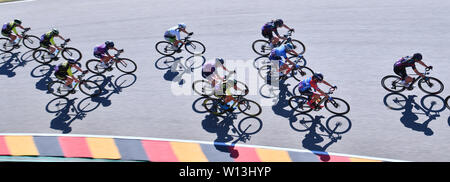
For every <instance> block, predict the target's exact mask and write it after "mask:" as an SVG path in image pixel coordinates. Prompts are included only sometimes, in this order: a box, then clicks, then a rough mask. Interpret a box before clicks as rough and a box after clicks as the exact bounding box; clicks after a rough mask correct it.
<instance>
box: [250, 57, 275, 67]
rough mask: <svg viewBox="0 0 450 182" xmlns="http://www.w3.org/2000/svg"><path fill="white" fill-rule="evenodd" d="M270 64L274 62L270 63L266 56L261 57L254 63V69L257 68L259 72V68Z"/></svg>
mask: <svg viewBox="0 0 450 182" xmlns="http://www.w3.org/2000/svg"><path fill="white" fill-rule="evenodd" d="M270 64H272V61H270V59H269V58H268V57H266V56H260V57H258V58H256V59H255V60H254V61H253V67H255V68H256V69H257V70H259V68H260V67H262V66H264V65H270Z"/></svg>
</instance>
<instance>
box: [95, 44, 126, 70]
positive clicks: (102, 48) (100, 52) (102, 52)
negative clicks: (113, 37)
mask: <svg viewBox="0 0 450 182" xmlns="http://www.w3.org/2000/svg"><path fill="white" fill-rule="evenodd" d="M110 49H114V50H116V51H117V52H118V53H119V52H123V49H120V50H119V49H117V48H116V47H114V42H113V41H106V42H105V43H103V44H100V45H98V46H95V47H94V56H95V57H96V58H99V59H100V60H101V62H102V63H101V64H100V66H101V67H103V68H109V64H108V63H109V60H111V59H114V57H113V56H111V55H110V54H109V52H108V50H110Z"/></svg>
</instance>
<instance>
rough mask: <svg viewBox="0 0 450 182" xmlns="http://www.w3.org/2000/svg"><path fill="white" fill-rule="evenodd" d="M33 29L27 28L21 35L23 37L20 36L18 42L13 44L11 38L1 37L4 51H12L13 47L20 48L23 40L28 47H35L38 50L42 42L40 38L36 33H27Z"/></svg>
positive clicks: (0, 47)
mask: <svg viewBox="0 0 450 182" xmlns="http://www.w3.org/2000/svg"><path fill="white" fill-rule="evenodd" d="M30 30H31V29H29V28H26V29H25V30H24V31H23V32H22V33H21V36H22V38H18V37H17V38H18V39H19V40H18V41H17V43H16V44H14V45H13V44H11V41H10V39H9V38H4V37H2V38H0V45H1V46H0V50H1V51H3V52H11V51H12V50H13V49H17V48H20V45H19V43H20V42H21V41H22V44H23V45H24V46H25V47H27V48H28V49H33V50H36V49H38V48H39V47H41V43H40V39H39V37H37V36H34V35H28V34H26V33H27V32H28V31H30Z"/></svg>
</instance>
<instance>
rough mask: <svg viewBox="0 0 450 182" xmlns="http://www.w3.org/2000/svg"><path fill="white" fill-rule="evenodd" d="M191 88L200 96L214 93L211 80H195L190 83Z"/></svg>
mask: <svg viewBox="0 0 450 182" xmlns="http://www.w3.org/2000/svg"><path fill="white" fill-rule="evenodd" d="M192 89H193V90H194V92H195V93H197V94H198V95H201V96H211V95H213V94H214V88H213V87H212V85H211V82H209V81H207V80H197V81H194V83H192Z"/></svg>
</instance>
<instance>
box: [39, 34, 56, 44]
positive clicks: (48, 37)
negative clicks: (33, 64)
mask: <svg viewBox="0 0 450 182" xmlns="http://www.w3.org/2000/svg"><path fill="white" fill-rule="evenodd" d="M54 37H55V36H52V31H49V32H47V33H45V34H43V35H42V36H41V39H40V41H41V45H42V46H43V47H44V48H48V46H50V45H55V41H54V40H53V38H54Z"/></svg>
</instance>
